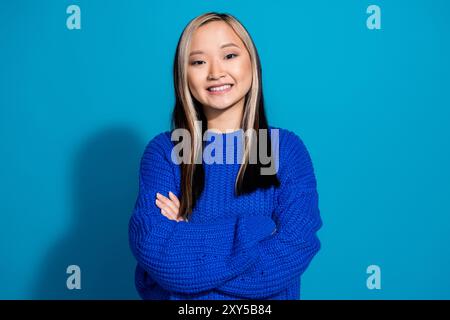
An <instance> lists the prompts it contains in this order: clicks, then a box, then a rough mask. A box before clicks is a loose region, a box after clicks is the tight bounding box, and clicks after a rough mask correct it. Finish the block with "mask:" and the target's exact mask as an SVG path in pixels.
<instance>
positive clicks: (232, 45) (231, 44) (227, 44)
mask: <svg viewBox="0 0 450 320" xmlns="http://www.w3.org/2000/svg"><path fill="white" fill-rule="evenodd" d="M227 47H236V48H238V49H240V47H239V46H238V45H237V44H234V43H232V42H229V43H225V44H223V45H221V46H220V49H223V48H227ZM203 53H204V52H203V51H201V50H195V51H192V52H191V53H190V54H189V56H193V55H194V54H203Z"/></svg>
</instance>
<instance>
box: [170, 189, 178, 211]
mask: <svg viewBox="0 0 450 320" xmlns="http://www.w3.org/2000/svg"><path fill="white" fill-rule="evenodd" d="M169 198H170V199H171V200H172V201H173V203H174V204H175V206H176V207H177V208H178V209H180V201H179V200H178V198H177V196H176V195H175V194H174V193H172V191H169Z"/></svg>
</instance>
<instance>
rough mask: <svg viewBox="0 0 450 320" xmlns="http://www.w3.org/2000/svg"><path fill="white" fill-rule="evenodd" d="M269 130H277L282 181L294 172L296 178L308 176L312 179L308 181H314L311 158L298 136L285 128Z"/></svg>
mask: <svg viewBox="0 0 450 320" xmlns="http://www.w3.org/2000/svg"><path fill="white" fill-rule="evenodd" d="M269 128H270V129H278V139H279V140H278V144H279V150H278V155H279V172H278V173H279V176H280V177H281V178H282V179H283V177H284V176H289V175H292V172H294V171H295V172H296V173H295V174H296V175H298V176H309V177H312V179H308V180H311V181H312V180H315V179H314V167H313V164H312V160H311V156H310V153H309V151H308V149H307V148H306V145H305V143H304V142H303V139H302V138H301V137H300V135H299V134H297V133H296V132H294V131H293V130H289V129H285V128H280V127H271V126H269ZM272 134H273V133H272ZM273 138H275V136H273V137H272V139H271V141H274V140H273Z"/></svg>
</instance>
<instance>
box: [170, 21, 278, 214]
mask: <svg viewBox="0 0 450 320" xmlns="http://www.w3.org/2000/svg"><path fill="white" fill-rule="evenodd" d="M211 21H223V22H225V23H227V24H228V25H229V26H230V27H231V28H232V29H233V30H234V32H236V34H237V35H238V36H239V37H240V38H241V40H242V42H243V43H244V44H245V46H246V49H247V51H248V53H249V55H250V59H251V66H252V84H251V88H250V90H249V92H248V93H247V94H246V96H245V103H244V114H243V117H242V119H241V125H240V128H241V129H243V130H244V132H247V130H248V129H251V128H252V129H254V130H255V132H256V133H257V135H258V133H259V129H266V130H268V129H269V127H268V122H267V118H266V113H265V111H264V98H263V92H262V80H261V76H262V71H261V64H260V60H259V56H258V52H257V50H256V47H255V45H254V43H253V40H252V38H251V37H250V34H249V33H248V32H247V30H246V29H245V27H244V26H243V25H242V24H241V23H240V22H239V21H238V20H237V19H236V18H235V17H233V16H232V15H230V14H226V13H217V12H208V13H205V14H202V15H200V16H198V17H196V18H194V19H193V20H191V21H190V22H189V23H188V25H187V26H186V27H185V29H184V30H183V32H182V34H181V36H180V38H179V40H178V45H177V49H176V53H175V58H174V63H173V80H174V89H175V107H174V110H173V113H172V123H171V125H172V129H180V128H182V129H186V130H188V131H189V133H190V136H191V142H192V143H191V144H190V145H191V148H190V154H189V155H188V159H190V161H189V163H184V162H183V163H181V196H180V208H179V212H180V215H181V216H182V217H183V218H189V216H190V215H191V213H192V210H193V208H194V207H195V204H196V201H197V199H198V198H199V197H200V195H201V193H202V191H203V189H204V184H205V171H204V168H203V164H202V161H197V160H196V159H198V157H199V156H200V154H202V150H203V148H204V147H205V142H204V141H203V139H202V138H203V135H204V133H205V131H206V130H207V119H206V117H205V114H204V112H203V109H202V106H201V104H200V103H199V102H198V101H197V100H196V99H195V98H194V97H193V96H192V95H191V93H190V90H189V86H188V80H187V67H188V55H189V52H188V50H189V47H190V42H191V39H192V35H193V33H194V31H195V30H197V29H198V28H199V27H201V26H203V25H205V24H207V23H209V22H211ZM196 121H201V123H202V126H201V128H199V126H197V125H196ZM268 131H269V130H268ZM269 137H270V134H269V135H268V139H267V146H266V150H268V151H269V152H270V154H271V155H270V157H271V158H272V159H271V162H272V161H273V160H274V159H273V152H272V149H271V142H270V140H271V139H270V138H269ZM253 138H254V136H253V135H252V134H250V135H247V134H245V142H244V152H243V159H242V162H241V166H240V168H239V172H238V174H237V177H236V181H235V186H234V191H235V195H237V196H239V195H242V194H246V193H251V192H253V191H255V190H256V189H258V188H263V189H267V188H270V187H271V186H277V187H278V186H279V185H280V182H279V180H278V178H277V176H276V174H273V175H261V174H260V170H261V168H262V167H265V165H263V164H261V162H260V159H259V157H257V161H256V163H249V158H250V150H252V145H253V143H255V144H256V147H255V148H256V150H257V152H258V153H257V154H259V143H257V142H256V141H253V140H254V139H253ZM199 162H200V163H199ZM271 162H269V163H271Z"/></svg>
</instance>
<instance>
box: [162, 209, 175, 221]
mask: <svg viewBox="0 0 450 320" xmlns="http://www.w3.org/2000/svg"><path fill="white" fill-rule="evenodd" d="M161 213H162V214H163V215H164V216H165V217H166V218H168V219H170V220H176V219H177V218H176V217H175V216H174V215H173V214H171V213H168V212H166V211H165V210H164V209H161Z"/></svg>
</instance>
